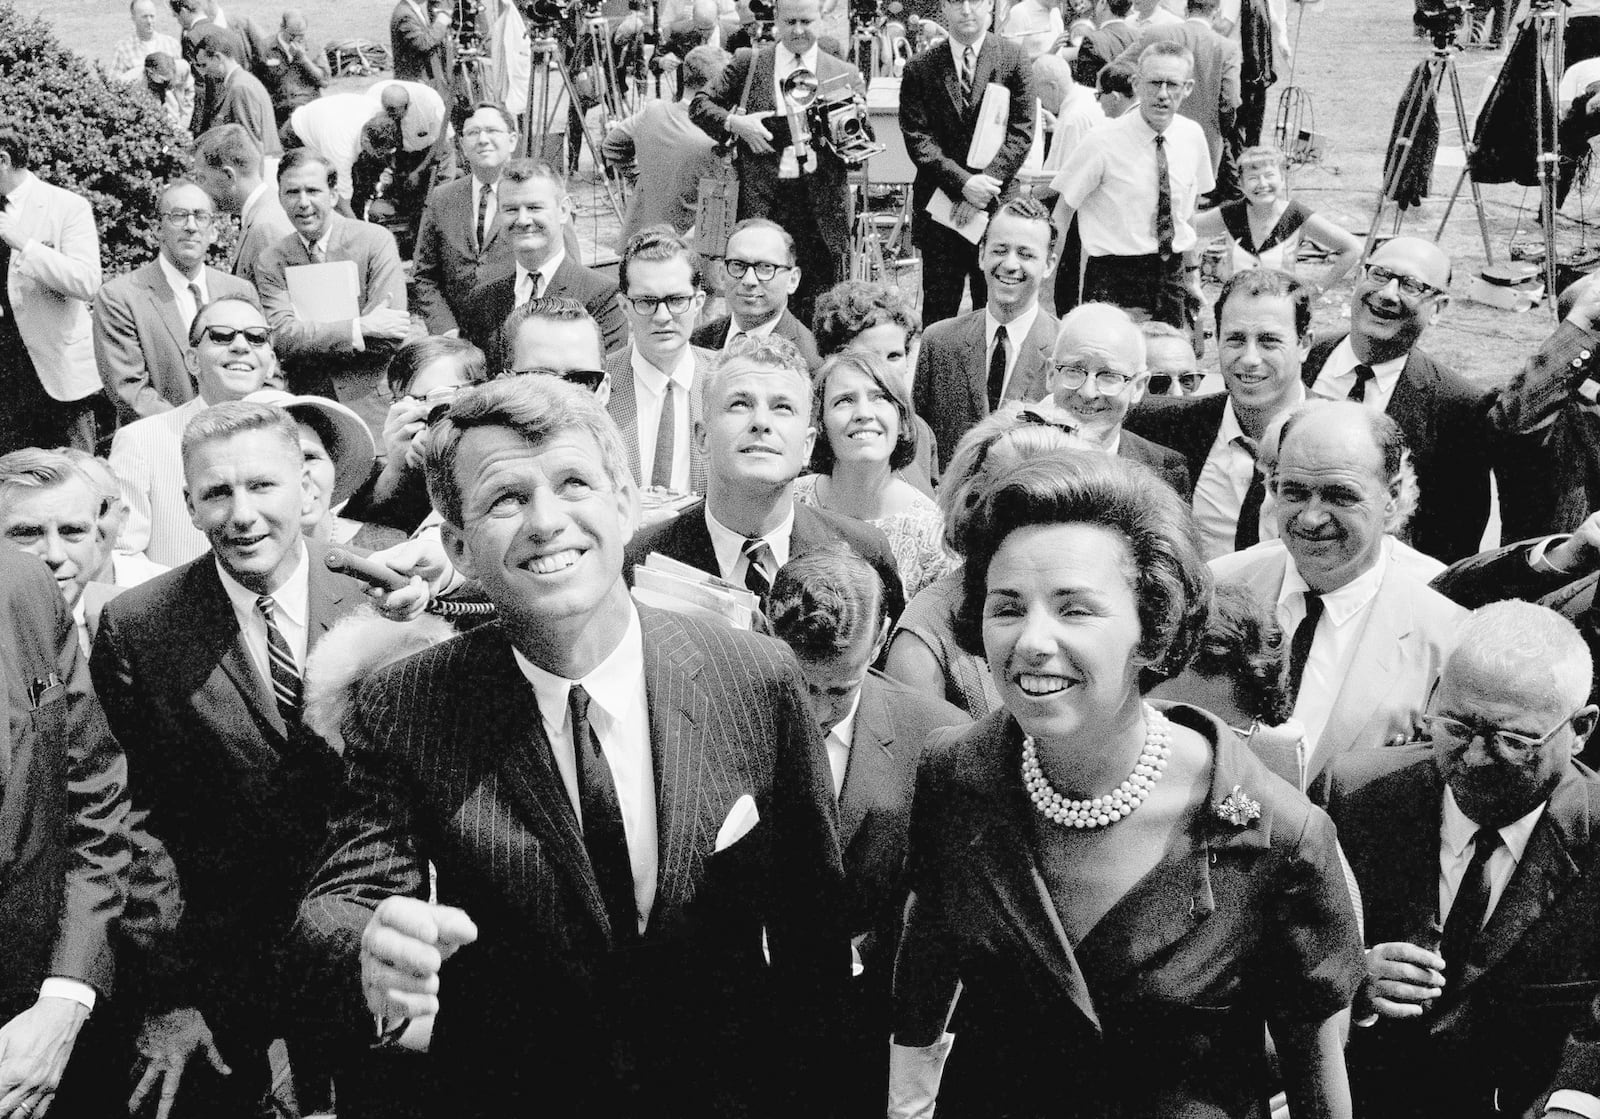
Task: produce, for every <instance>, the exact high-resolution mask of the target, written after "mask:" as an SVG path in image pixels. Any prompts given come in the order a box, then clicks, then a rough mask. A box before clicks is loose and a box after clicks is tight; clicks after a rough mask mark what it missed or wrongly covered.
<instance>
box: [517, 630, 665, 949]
mask: <svg viewBox="0 0 1600 1119" xmlns="http://www.w3.org/2000/svg"><path fill="white" fill-rule="evenodd" d="M512 655H513V656H514V657H516V660H517V667H518V668H519V669H521V670H522V675H523V676H525V677H527V680H528V683H529V684H531V685H533V694H534V698H535V699H537V700H538V702H539V719H540V721H541V722H542V723H543V725H544V733H545V737H546V738H548V739H549V740H550V752H551V753H552V754H553V755H555V763H556V770H557V771H558V772H559V773H560V774H561V783H562V785H564V786H565V787H566V790H567V799H568V800H569V801H571V802H572V811H573V814H574V815H576V816H577V817H578V824H579V826H582V824H583V808H582V806H581V805H580V804H579V802H578V759H577V755H576V754H574V753H573V748H572V717H571V712H570V710H569V708H568V707H567V694H568V693H569V692H570V691H571V690H572V685H573V684H574V683H577V684H582V685H583V690H584V691H586V692H588V693H589V726H590V727H591V728H592V729H593V730H594V733H595V735H596V736H597V737H598V738H599V739H600V752H601V753H602V754H604V755H605V759H606V765H608V766H610V767H611V780H612V783H613V784H615V785H616V787H617V807H618V809H619V810H620V811H621V813H622V831H623V834H624V836H625V837H626V839H627V841H628V863H629V865H630V867H631V868H632V870H633V900H634V903H635V904H636V905H637V906H638V910H639V931H640V932H641V933H642V932H644V929H645V925H647V924H648V923H649V921H650V910H651V909H652V908H653V907H654V906H655V902H656V870H657V866H658V863H659V859H660V855H659V853H658V850H657V845H656V834H657V833H656V779H655V766H654V763H653V760H652V756H651V753H650V708H649V705H648V703H647V701H646V696H645V686H644V630H643V629H641V628H640V626H639V614H638V612H637V611H636V610H634V609H633V608H632V607H631V606H630V607H629V609H628V628H627V630H626V631H625V632H624V633H623V635H622V640H621V641H620V642H619V643H618V644H617V647H616V648H615V649H613V650H611V652H610V653H609V654H607V656H606V658H605V659H604V660H603V661H601V662H600V663H599V664H597V665H596V666H595V667H594V669H593V670H592V671H591V672H590V673H589V674H588V675H587V676H585V677H584V678H583V679H581V680H576V681H574V680H567V679H565V678H563V677H560V676H556V675H554V674H553V673H550V672H546V671H545V670H544V669H542V668H540V667H539V666H538V665H536V664H534V663H533V662H532V661H530V660H529V659H528V658H527V657H525V656H523V655H522V653H521V651H519V650H517V649H515V648H513V649H512Z"/></svg>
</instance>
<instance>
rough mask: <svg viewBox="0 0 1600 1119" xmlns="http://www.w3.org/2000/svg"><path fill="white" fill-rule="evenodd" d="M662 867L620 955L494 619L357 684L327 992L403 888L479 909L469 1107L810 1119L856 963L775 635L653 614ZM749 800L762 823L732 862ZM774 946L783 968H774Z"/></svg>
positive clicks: (451, 980)
mask: <svg viewBox="0 0 1600 1119" xmlns="http://www.w3.org/2000/svg"><path fill="white" fill-rule="evenodd" d="M639 615H640V620H641V623H642V627H643V635H644V666H645V667H644V671H645V688H646V694H647V696H648V702H649V709H650V710H649V724H650V746H651V754H652V757H653V759H654V763H655V785H656V798H657V824H658V835H659V843H660V863H659V873H658V879H657V890H656V900H655V906H654V908H653V910H652V912H651V915H650V921H649V925H648V927H647V929H646V930H645V933H644V936H643V937H642V938H641V940H640V942H639V943H638V944H636V945H633V946H629V947H625V948H617V947H614V946H613V938H612V934H611V929H610V926H609V923H608V920H607V917H606V913H605V909H604V906H603V904H602V903H601V900H600V894H599V889H598V886H597V885H596V882H595V878H594V873H593V871H592V870H591V868H590V865H589V861H588V858H587V856H586V854H585V851H584V847H583V836H582V833H581V830H580V826H579V823H578V820H577V818H576V816H575V814H574V812H573V808H572V804H571V802H570V801H569V800H568V797H567V793H566V790H565V787H564V786H563V785H562V782H561V778H560V775H559V773H558V772H557V770H556V768H555V764H554V761H553V759H552V758H551V756H550V750H549V746H548V743H547V742H546V741H545V739H544V735H543V730H542V727H541V724H540V719H539V715H538V712H537V710H536V700H535V698H534V694H533V690H532V688H531V686H530V685H529V684H528V682H527V680H526V679H525V678H524V677H523V675H522V673H521V672H520V670H519V669H518V667H517V665H516V662H515V661H514V659H513V657H512V652H511V643H510V640H509V639H508V637H507V635H506V633H505V631H504V630H503V629H502V628H501V626H500V625H499V624H490V625H486V626H483V627H481V628H479V629H476V630H473V631H472V632H470V633H468V634H465V635H464V636H462V637H459V638H457V639H455V640H453V641H449V642H446V643H444V644H443V645H438V646H435V647H434V648H432V649H430V650H428V651H426V652H424V653H421V654H419V655H418V656H415V657H412V658H410V659H409V660H406V661H402V662H400V663H399V664H397V665H394V666H392V667H390V668H389V669H386V670H385V671H384V672H382V673H379V674H378V675H377V676H376V677H374V678H373V679H371V680H369V681H367V683H366V684H365V685H364V686H363V687H362V689H361V691H360V693H359V695H358V698H357V701H356V705H355V708H354V710H353V712H352V714H351V716H350V717H349V718H348V719H347V720H346V723H345V726H344V737H345V741H346V757H347V759H348V760H349V766H350V768H349V779H348V782H347V788H346V793H345V801H344V806H343V809H342V810H341V811H340V812H338V813H336V816H335V820H334V823H333V827H332V836H331V844H330V847H329V848H328V850H329V852H330V853H329V856H328V858H327V861H326V862H325V863H324V865H323V867H322V870H321V872H320V873H319V874H318V876H317V878H316V881H315V882H314V884H313V886H312V889H311V891H310V893H309V894H308V896H307V898H306V900H305V901H304V902H303V904H302V905H301V909H300V922H299V928H298V933H299V941H300V943H301V946H302V948H303V949H304V950H305V951H306V953H307V958H308V970H309V972H310V974H311V977H312V981H313V983H314V984H316V985H317V986H318V987H320V989H321V990H322V991H324V992H328V991H332V992H338V993H342V994H343V995H344V996H345V997H346V998H347V999H348V1000H349V1001H348V1003H347V1004H346V1005H345V1007H344V1009H345V1010H346V1011H347V1012H348V1024H349V1027H350V1028H351V1029H352V1030H354V1031H359V1030H362V1029H363V1028H364V1030H365V1035H366V1036H367V1037H370V1035H371V1029H372V1019H371V1017H370V1016H368V1015H367V1014H366V1013H365V1008H364V1005H363V1004H362V1002H361V997H360V995H359V993H358V992H359V987H358V984H357V982H356V979H357V976H358V974H359V967H358V962H357V961H358V956H359V949H360V935H361V930H362V929H363V928H364V927H365V925H366V923H367V920H368V918H369V917H370V915H371V910H372V907H373V906H374V905H375V904H376V903H377V901H378V900H379V899H381V898H383V897H385V896H387V895H390V894H397V893H398V894H410V895H413V896H418V897H424V896H426V895H427V890H428V870H427V867H428V863H429V862H432V863H433V865H434V866H435V868H436V869H437V874H438V892H439V899H440V901H442V902H446V903H449V904H452V905H458V906H460V907H462V908H463V909H465V910H466V911H467V913H468V914H469V915H471V917H472V919H473V920H474V921H475V922H476V924H477V927H478V939H477V941H476V942H475V943H474V944H473V945H471V946H470V947H469V948H466V949H463V950H462V951H461V952H460V953H458V954H457V955H456V956H454V957H452V959H451V960H450V961H449V962H448V963H447V964H446V965H445V968H444V972H443V981H444V988H443V990H444V994H443V998H442V1004H441V1009H440V1012H439V1015H438V1018H437V1021H436V1023H435V1026H434V1033H433V1042H432V1052H431V1057H430V1060H431V1063H432V1064H433V1065H434V1067H435V1070H436V1071H437V1073H438V1074H439V1080H440V1085H439V1086H440V1090H441V1091H442V1092H443V1096H442V1100H447V1101H449V1105H448V1106H449V1107H450V1113H451V1114H452V1115H455V1116H478V1115H483V1116H489V1115H494V1116H503V1115H509V1114H528V1113H531V1110H532V1109H535V1108H540V1107H545V1106H548V1105H549V1102H550V1100H551V1099H552V1098H553V1097H559V1098H564V1099H566V1100H567V1101H568V1103H567V1105H565V1109H564V1110H565V1111H567V1112H570V1113H572V1114H577V1113H579V1112H583V1113H586V1114H595V1115H623V1116H630V1115H635V1114H643V1113H648V1114H651V1115H663V1116H679V1115H682V1116H696V1117H699V1116H721V1115H764V1116H765V1115H788V1114H793V1115H813V1114H819V1115H820V1114H827V1105H825V1104H823V1105H821V1106H822V1108H823V1109H822V1110H817V1106H818V1105H817V1103H816V1100H814V1099H804V1098H801V1097H802V1096H804V1095H807V1094H810V1093H816V1094H817V1095H818V1096H820V1095H821V1093H822V1092H823V1087H822V1082H823V1081H824V1080H825V1077H820V1076H806V1075H805V1072H806V1068H807V1064H806V1061H805V1059H804V1056H805V1055H806V1054H812V1055H815V1054H817V1053H818V1051H819V1049H820V1047H821V1045H822V1041H821V1039H823V1038H830V1039H831V1038H835V1037H837V1034H838V1015H839V1013H840V1007H841V1005H842V997H843V988H844V984H845V982H846V977H847V975H848V972H849V967H848V947H847V941H846V938H845V936H844V932H843V928H842V921H841V919H840V912H841V910H842V909H843V906H842V904H841V902H840V898H841V893H842V871H841V869H840V856H839V839H838V829H837V825H836V822H835V816H834V808H833V797H832V785H831V783H830V781H829V776H828V769H827V764H826V761H825V753H824V751H823V750H822V748H821V744H820V742H819V738H818V732H817V730H816V728H815V724H814V723H813V722H812V719H811V715H810V713H809V711H808V709H807V705H806V700H805V693H804V689H803V687H802V683H801V677H800V674H799V666H798V665H797V664H796V662H795V661H794V659H793V657H792V655H791V654H790V653H789V652H788V651H787V649H785V648H784V647H783V646H781V645H779V644H778V643H776V642H774V641H770V640H768V639H766V638H762V637H758V636H755V635H752V634H748V633H743V632H737V631H734V630H731V629H725V628H722V627H717V626H710V625H705V624H702V623H699V622H695V621H693V620H690V619H686V618H682V617H679V616H678V615H675V614H669V613H664V612H661V611H655V610H650V609H647V608H641V609H640V611H639ZM743 794H750V795H751V796H753V798H754V800H755V803H756V805H757V808H758V810H759V812H760V822H759V823H758V824H757V825H756V826H755V827H754V828H753V829H752V830H751V831H750V832H749V833H748V834H747V835H745V836H744V838H742V839H740V840H738V841H737V842H735V843H733V844H732V845H731V846H729V847H727V848H725V849H724V850H722V851H720V852H714V842H715V839H716V835H717V831H718V829H719V826H720V825H721V824H722V822H723V821H724V820H725V819H726V818H727V816H728V814H729V811H730V809H732V808H733V806H734V804H735V802H736V801H737V800H738V799H739V797H740V796H741V795H743ZM764 945H765V950H766V951H768V952H769V953H770V960H771V963H770V966H768V965H767V964H766V963H764V962H763V951H764V947H763V946H764Z"/></svg>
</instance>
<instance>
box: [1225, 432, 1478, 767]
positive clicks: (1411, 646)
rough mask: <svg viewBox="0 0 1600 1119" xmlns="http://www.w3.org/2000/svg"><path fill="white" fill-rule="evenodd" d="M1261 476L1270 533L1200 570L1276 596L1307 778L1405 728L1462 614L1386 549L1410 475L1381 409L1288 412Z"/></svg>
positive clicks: (1411, 498)
mask: <svg viewBox="0 0 1600 1119" xmlns="http://www.w3.org/2000/svg"><path fill="white" fill-rule="evenodd" d="M1271 485H1272V492H1273V496H1274V497H1275V499H1276V504H1275V505H1274V506H1273V509H1272V514H1273V517H1274V520H1275V521H1276V524H1277V529H1278V536H1279V539H1278V540H1272V541H1268V542H1266V543H1264V544H1258V545H1257V546H1255V547H1253V548H1248V549H1246V550H1245V551H1243V552H1237V553H1235V554H1233V555H1230V556H1224V557H1223V558H1221V559H1217V560H1213V561H1212V563H1211V569H1212V571H1213V572H1214V573H1215V574H1216V577H1217V581H1218V582H1237V583H1243V584H1245V585H1246V586H1248V587H1250V588H1251V590H1253V591H1255V593H1256V595H1257V597H1258V598H1259V599H1260V600H1261V601H1262V602H1263V603H1272V604H1275V609H1276V613H1277V618H1278V624H1279V625H1280V626H1281V627H1282V629H1283V632H1284V634H1285V635H1289V636H1290V642H1289V675H1288V688H1289V692H1290V694H1291V695H1292V696H1293V697H1294V718H1295V719H1296V720H1297V721H1298V722H1299V723H1300V725H1301V726H1303V727H1304V728H1305V730H1306V742H1307V745H1308V747H1309V754H1308V757H1309V759H1310V760H1309V762H1308V764H1307V767H1306V773H1307V775H1308V778H1309V779H1310V781H1311V783H1312V784H1313V785H1314V784H1315V783H1316V781H1317V780H1318V779H1319V777H1320V775H1321V774H1322V773H1323V772H1324V771H1325V770H1326V769H1327V768H1328V766H1329V765H1330V763H1332V762H1333V761H1334V760H1336V759H1337V758H1339V757H1340V756H1341V755H1343V754H1345V753H1347V752H1348V751H1351V750H1363V749H1369V748H1373V747H1378V746H1384V745H1388V744H1391V743H1392V742H1394V740H1396V739H1399V740H1400V741H1402V742H1404V741H1406V740H1408V739H1409V738H1410V737H1411V733H1412V728H1413V725H1414V724H1415V721H1416V718H1417V716H1419V715H1420V714H1421V713H1422V711H1423V709H1424V706H1425V704H1426V703H1427V700H1428V693H1429V689H1430V687H1431V686H1432V684H1433V680H1434V677H1435V676H1436V675H1437V673H1438V671H1439V667H1440V665H1441V664H1442V663H1443V661H1444V657H1445V654H1446V653H1447V652H1448V650H1449V649H1450V647H1451V645H1452V644H1453V642H1454V633H1455V628H1456V625H1457V623H1458V622H1459V621H1460V619H1461V618H1462V617H1463V616H1464V611H1463V610H1462V609H1461V607H1459V606H1457V605H1456V604H1455V603H1453V602H1451V601H1450V600H1449V599H1447V598H1445V597H1444V596H1443V595H1441V594H1439V593H1438V592H1437V591H1435V590H1432V589H1431V588H1429V587H1428V586H1427V585H1426V584H1424V583H1423V582H1422V580H1421V579H1419V578H1418V577H1417V576H1415V575H1413V574H1412V573H1411V572H1410V571H1408V570H1406V568H1405V565H1404V564H1403V563H1402V562H1401V561H1400V559H1399V557H1396V556H1394V547H1395V545H1394V543H1393V542H1392V541H1391V540H1389V534H1390V533H1392V532H1394V531H1395V530H1396V529H1398V528H1399V527H1400V525H1401V524H1403V523H1404V521H1405V517H1406V515H1407V514H1408V513H1409V511H1410V508H1411V506H1412V505H1413V503H1414V502H1415V499H1416V481H1415V476H1414V475H1413V474H1412V471H1411V466H1410V462H1409V456H1408V454H1407V451H1406V445H1405V437H1404V436H1403V435H1402V434H1401V433H1400V428H1399V426H1398V425H1397V424H1396V423H1395V422H1394V421H1393V420H1391V419H1390V418H1389V417H1387V416H1385V415H1383V414H1382V413H1380V412H1373V411H1371V410H1370V409H1367V408H1363V407H1361V406H1359V405H1357V404H1351V403H1347V402H1344V401H1340V402H1338V403H1332V402H1329V403H1322V402H1317V403H1313V404H1309V405H1306V406H1304V407H1302V408H1300V409H1298V410H1296V411H1294V412H1293V413H1291V414H1290V415H1289V417H1288V418H1287V419H1286V420H1285V421H1284V424H1283V431H1282V435H1281V436H1280V437H1279V448H1278V460H1277V464H1276V466H1275V467H1274V470H1273V475H1272V478H1271Z"/></svg>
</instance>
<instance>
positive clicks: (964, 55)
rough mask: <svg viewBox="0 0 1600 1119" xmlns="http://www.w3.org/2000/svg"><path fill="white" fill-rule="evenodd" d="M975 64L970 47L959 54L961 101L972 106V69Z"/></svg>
mask: <svg viewBox="0 0 1600 1119" xmlns="http://www.w3.org/2000/svg"><path fill="white" fill-rule="evenodd" d="M976 62H977V59H976V58H975V57H973V54H972V48H971V47H967V48H966V49H965V50H963V51H962V52H961V100H962V101H964V102H966V103H967V104H969V105H970V104H972V67H973V65H974V64H975V63H976Z"/></svg>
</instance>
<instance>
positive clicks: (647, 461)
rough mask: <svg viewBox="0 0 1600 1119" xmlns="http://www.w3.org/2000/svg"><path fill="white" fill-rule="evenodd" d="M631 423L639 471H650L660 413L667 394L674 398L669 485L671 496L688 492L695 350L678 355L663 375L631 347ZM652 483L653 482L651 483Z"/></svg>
mask: <svg viewBox="0 0 1600 1119" xmlns="http://www.w3.org/2000/svg"><path fill="white" fill-rule="evenodd" d="M630 361H631V362H632V367H633V398H634V403H635V410H634V422H635V424H636V425H637V427H638V439H639V469H640V470H649V469H650V467H651V465H652V464H653V463H654V462H655V461H656V434H657V432H658V431H659V430H660V425H661V409H662V407H663V406H664V405H665V404H666V399H667V393H668V392H672V393H673V394H674V395H675V396H676V397H677V402H678V410H677V414H676V416H675V417H674V421H673V431H674V434H673V437H672V485H671V489H672V491H673V492H674V493H688V492H689V440H690V438H691V437H692V436H691V432H690V428H691V424H690V422H689V402H690V400H691V399H692V397H691V395H690V394H691V393H692V392H693V391H694V350H692V349H690V348H689V347H688V346H685V347H684V348H683V352H682V353H680V354H679V355H678V363H677V364H676V365H675V366H673V368H672V371H671V372H670V373H663V372H662V371H661V370H659V369H657V368H656V367H655V366H653V365H651V364H650V363H649V362H648V361H646V360H645V356H644V355H643V354H641V353H640V352H639V347H638V346H634V347H633V355H632V357H631V358H630ZM653 481H654V479H652V482H653Z"/></svg>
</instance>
